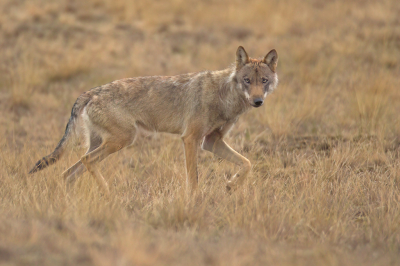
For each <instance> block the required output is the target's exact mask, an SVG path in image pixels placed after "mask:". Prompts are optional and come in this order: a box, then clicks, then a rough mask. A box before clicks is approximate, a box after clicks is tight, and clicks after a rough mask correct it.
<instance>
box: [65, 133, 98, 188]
mask: <svg viewBox="0 0 400 266" xmlns="http://www.w3.org/2000/svg"><path fill="white" fill-rule="evenodd" d="M89 141H90V143H89V145H90V146H89V149H88V150H87V152H86V153H85V154H88V153H90V152H92V151H93V150H95V149H97V148H98V147H99V146H100V145H101V143H102V140H101V137H100V136H98V135H97V134H95V133H94V132H92V133H91V134H90V139H89ZM86 170H87V169H86V167H85V166H84V165H83V163H82V162H81V160H79V161H78V162H76V163H75V164H74V165H73V166H71V167H70V168H68V169H67V170H65V171H64V172H63V173H62V175H61V176H62V177H63V178H64V180H66V181H67V184H68V185H72V184H73V183H74V182H75V180H76V178H77V177H79V176H80V175H82V174H83V173H84V172H86Z"/></svg>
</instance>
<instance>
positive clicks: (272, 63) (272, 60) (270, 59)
mask: <svg viewBox="0 0 400 266" xmlns="http://www.w3.org/2000/svg"><path fill="white" fill-rule="evenodd" d="M262 62H263V63H265V64H267V66H269V68H270V69H271V70H272V71H273V72H275V70H276V67H277V66H278V53H277V52H276V51H275V49H272V50H271V51H270V52H269V53H268V54H267V55H266V56H265V57H264V59H263V60H262Z"/></svg>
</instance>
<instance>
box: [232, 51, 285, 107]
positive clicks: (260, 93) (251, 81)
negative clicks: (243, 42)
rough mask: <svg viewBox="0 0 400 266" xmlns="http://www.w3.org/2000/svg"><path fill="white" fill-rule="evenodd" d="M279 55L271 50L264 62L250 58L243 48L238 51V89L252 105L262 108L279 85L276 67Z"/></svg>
mask: <svg viewBox="0 0 400 266" xmlns="http://www.w3.org/2000/svg"><path fill="white" fill-rule="evenodd" d="M277 65H278V54H277V52H276V51H275V49H274V50H271V51H270V52H269V53H268V54H267V55H266V56H265V57H264V58H263V59H262V60H258V59H253V58H249V56H248V55H247V53H246V51H245V50H244V48H243V47H242V46H239V48H238V49H237V51H236V79H237V83H238V88H239V89H240V90H241V91H242V92H243V93H244V95H245V96H246V98H247V100H248V101H249V103H250V105H252V106H254V107H260V106H261V105H262V104H263V103H264V99H265V97H266V96H267V94H268V93H270V92H272V91H273V90H274V89H275V88H276V86H277V85H278V75H277V74H276V72H275V71H276V67H277Z"/></svg>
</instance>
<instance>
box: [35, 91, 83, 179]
mask: <svg viewBox="0 0 400 266" xmlns="http://www.w3.org/2000/svg"><path fill="white" fill-rule="evenodd" d="M89 100H90V97H88V95H87V94H86V93H84V94H82V95H81V96H80V97H79V98H78V99H77V100H76V102H75V104H74V106H73V107H72V111H71V117H70V118H69V121H68V124H67V127H66V128H65V133H64V136H63V137H62V139H61V140H60V142H58V144H57V147H56V148H55V149H54V151H53V152H52V153H50V154H49V155H47V156H45V157H43V158H42V159H40V160H39V161H37V163H36V164H35V166H34V167H33V168H32V169H31V170H30V171H29V174H33V173H36V172H38V171H40V170H42V169H44V168H46V167H47V166H49V165H52V164H54V163H56V162H57V161H58V160H59V159H60V158H61V156H62V155H63V153H64V151H65V148H66V147H67V146H68V145H69V144H70V143H71V141H72V140H73V139H74V136H75V134H76V133H75V132H76V126H77V120H78V117H79V114H80V113H81V111H82V110H83V108H84V107H85V106H86V105H87V103H88V102H89Z"/></svg>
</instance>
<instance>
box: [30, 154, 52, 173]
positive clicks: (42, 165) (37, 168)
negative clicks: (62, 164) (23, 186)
mask: <svg viewBox="0 0 400 266" xmlns="http://www.w3.org/2000/svg"><path fill="white" fill-rule="evenodd" d="M57 159H58V158H57V157H49V156H46V157H43V158H42V159H40V160H39V161H37V163H36V164H35V166H34V167H33V168H32V169H31V170H30V171H29V174H33V173H36V172H38V171H40V170H42V169H44V168H46V167H47V166H49V165H51V164H53V163H55V162H56V161H57Z"/></svg>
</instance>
